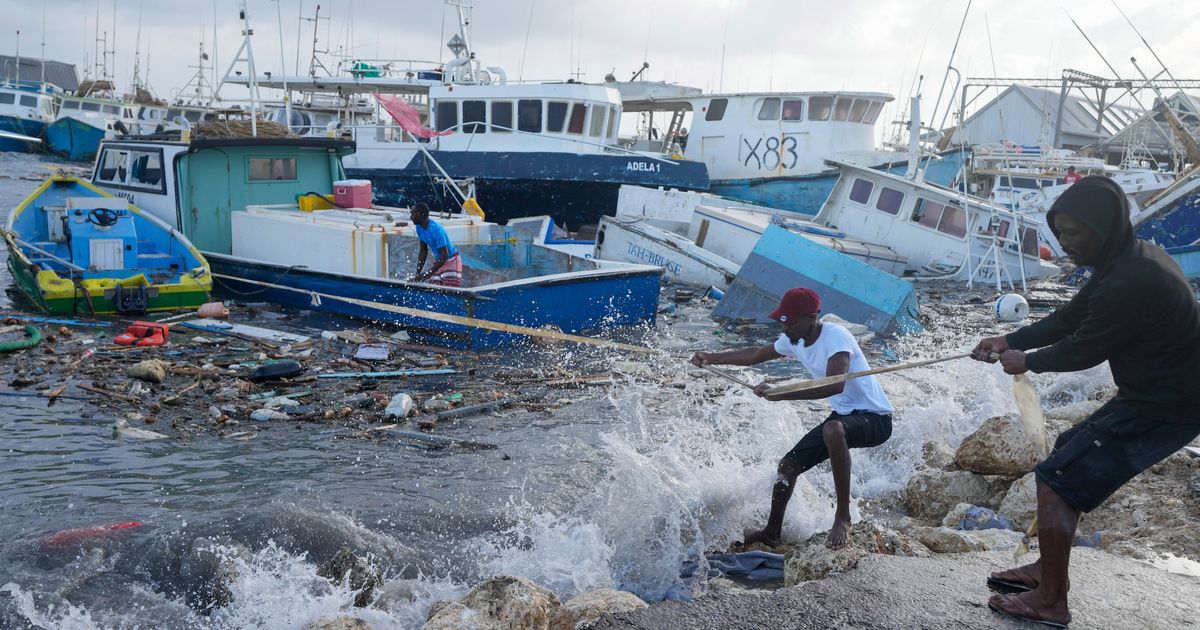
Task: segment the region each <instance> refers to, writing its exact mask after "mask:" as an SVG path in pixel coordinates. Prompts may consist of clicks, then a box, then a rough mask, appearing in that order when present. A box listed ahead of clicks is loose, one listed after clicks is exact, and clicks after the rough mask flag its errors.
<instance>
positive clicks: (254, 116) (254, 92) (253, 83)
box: [214, 0, 259, 137]
mask: <svg viewBox="0 0 1200 630" xmlns="http://www.w3.org/2000/svg"><path fill="white" fill-rule="evenodd" d="M241 4H242V6H241V9H240V14H239V15H240V17H241V20H242V45H241V47H240V48H238V50H237V52H236V53H234V54H233V61H232V62H230V63H229V69H228V70H226V71H225V76H223V77H221V82H220V83H218V84H217V89H216V91H215V93H214V97H216V98H220V97H219V95H220V93H221V87H222V86H224V85H225V82H226V81H228V80H229V78H230V75H233V74H237V75H241V73H242V72H241V71H240V70H236V71H235V70H234V67H236V66H237V64H238V62H245V63H246V72H247V73H248V74H249V77H248V78H249V83H248V84H247V87H249V88H250V135H252V136H255V137H257V136H258V105H259V96H258V72H257V71H256V70H255V69H254V48H253V47H252V46H251V45H250V37H251V36H252V35H254V29H252V28H250V15H249V13H247V12H246V0H242V3H241ZM243 54H244V55H245V56H244V57H243V56H242V55H243Z"/></svg>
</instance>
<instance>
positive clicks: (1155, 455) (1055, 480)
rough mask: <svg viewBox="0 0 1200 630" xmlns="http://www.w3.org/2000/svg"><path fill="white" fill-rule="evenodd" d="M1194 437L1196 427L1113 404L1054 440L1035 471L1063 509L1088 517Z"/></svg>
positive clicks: (1197, 431)
mask: <svg viewBox="0 0 1200 630" xmlns="http://www.w3.org/2000/svg"><path fill="white" fill-rule="evenodd" d="M1197 435H1200V424H1179V423H1171V422H1164V421H1163V420H1162V419H1161V418H1158V417H1152V413H1151V412H1148V411H1147V409H1145V408H1144V407H1141V408H1138V407H1134V406H1133V405H1130V404H1128V403H1123V402H1119V401H1117V400H1115V399H1114V400H1110V401H1108V403H1106V404H1105V405H1104V406H1103V407H1101V408H1099V409H1097V410H1096V412H1095V413H1093V414H1092V415H1090V416H1088V418H1087V419H1086V420H1084V421H1083V422H1081V423H1079V424H1077V425H1075V426H1074V427H1072V428H1070V429H1068V430H1067V431H1065V432H1063V434H1062V435H1060V436H1058V440H1057V441H1055V443H1054V450H1052V451H1051V452H1050V456H1049V457H1047V458H1046V461H1044V462H1042V463H1040V464H1038V465H1037V467H1036V468H1035V469H1034V472H1036V473H1037V477H1038V479H1039V480H1041V481H1042V482H1043V483H1045V484H1046V485H1048V486H1050V487H1051V488H1052V489H1053V490H1054V491H1055V492H1057V493H1058V495H1059V496H1061V497H1062V498H1063V500H1064V501H1066V502H1067V505H1070V506H1071V507H1073V508H1075V509H1076V510H1079V511H1081V512H1091V511H1092V510H1094V509H1096V508H1098V507H1100V504H1101V503H1104V501H1105V499H1107V498H1108V497H1110V496H1112V494H1113V493H1114V492H1116V491H1117V489H1119V488H1120V487H1121V486H1123V485H1125V483H1126V482H1128V481H1129V480H1130V479H1133V478H1134V477H1136V476H1137V475H1138V473H1140V472H1142V471H1143V470H1146V469H1147V468H1149V467H1151V466H1153V465H1154V464H1157V463H1158V462H1160V461H1162V460H1164V459H1166V458H1167V457H1168V456H1170V455H1171V454H1172V453H1174V452H1175V451H1178V450H1179V449H1181V448H1183V447H1184V446H1187V445H1188V443H1189V442H1191V441H1192V440H1194V439H1196V436H1197Z"/></svg>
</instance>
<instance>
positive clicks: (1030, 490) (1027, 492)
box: [1000, 473, 1037, 531]
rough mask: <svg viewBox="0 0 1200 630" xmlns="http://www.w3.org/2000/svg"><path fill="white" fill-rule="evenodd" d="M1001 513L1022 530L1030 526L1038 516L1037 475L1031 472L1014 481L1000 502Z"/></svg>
mask: <svg viewBox="0 0 1200 630" xmlns="http://www.w3.org/2000/svg"><path fill="white" fill-rule="evenodd" d="M1000 513H1001V514H1003V515H1004V516H1006V517H1008V519H1009V520H1011V521H1012V522H1013V524H1014V525H1016V526H1017V528H1018V529H1020V530H1021V531H1025V530H1026V529H1028V528H1029V525H1030V523H1032V522H1033V519H1034V517H1035V516H1037V477H1036V476H1035V475H1034V473H1029V474H1028V475H1025V476H1024V477H1021V478H1020V479H1018V480H1017V481H1015V482H1013V484H1012V485H1011V486H1009V488H1008V494H1005V495H1004V500H1002V501H1001V502H1000Z"/></svg>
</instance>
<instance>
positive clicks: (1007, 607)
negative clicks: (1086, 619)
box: [988, 595, 1071, 628]
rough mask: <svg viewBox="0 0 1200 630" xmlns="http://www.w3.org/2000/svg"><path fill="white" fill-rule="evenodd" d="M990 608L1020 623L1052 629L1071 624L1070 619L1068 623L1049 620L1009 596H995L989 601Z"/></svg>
mask: <svg viewBox="0 0 1200 630" xmlns="http://www.w3.org/2000/svg"><path fill="white" fill-rule="evenodd" d="M988 608H991V609H992V610H994V611H996V612H998V613H1000V614H1002V615H1005V616H1008V617H1012V618H1013V619H1017V620H1019V621H1032V622H1033V623H1040V624H1042V625H1043V626H1050V627H1051V628H1066V627H1067V624H1069V623H1071V621H1070V620H1069V619H1068V620H1067V621H1066V622H1062V621H1055V620H1053V619H1047V618H1045V617H1043V616H1042V615H1041V613H1039V612H1038V611H1036V610H1034V609H1033V608H1030V607H1029V604H1026V603H1025V602H1024V601H1021V600H1020V599H1018V598H1016V597H1010V596H1008V595H995V596H993V597H992V598H991V599H989V600H988Z"/></svg>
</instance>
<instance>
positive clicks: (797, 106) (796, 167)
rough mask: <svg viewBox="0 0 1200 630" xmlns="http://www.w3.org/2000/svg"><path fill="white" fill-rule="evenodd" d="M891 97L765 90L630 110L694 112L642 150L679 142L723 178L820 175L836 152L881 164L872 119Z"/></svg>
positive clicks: (687, 154) (688, 153)
mask: <svg viewBox="0 0 1200 630" xmlns="http://www.w3.org/2000/svg"><path fill="white" fill-rule="evenodd" d="M892 100H893V98H892V96H891V95H890V94H884V93H881V92H760V93H744V94H715V95H707V96H702V97H692V98H684V99H667V100H649V101H642V102H633V101H630V102H627V103H626V110H627V111H629V112H638V111H673V112H691V123H690V124H691V128H690V129H686V128H683V126H682V125H683V115H682V114H679V115H676V116H674V117H673V118H672V121H671V123H670V125H669V126H668V127H667V130H666V132H665V137H664V138H660V139H654V138H652V139H650V140H651V144H650V145H648V146H647V147H645V148H647V149H654V148H661V149H664V150H665V149H672V148H673V146H674V145H679V148H681V149H682V150H683V156H684V157H686V158H688V159H690V160H697V161H703V162H704V163H705V164H707V165H708V172H709V176H710V177H711V178H712V179H713V180H714V181H725V180H741V179H756V178H764V177H781V176H789V175H806V174H811V173H817V172H820V171H823V170H826V168H827V167H826V166H825V164H824V161H823V160H825V159H826V158H834V157H836V158H838V159H841V160H844V161H854V162H863V163H870V164H876V163H878V162H880V161H882V158H880V157H879V154H880V153H881V152H879V151H877V150H876V149H875V145H876V136H875V124H876V122H878V120H879V115H880V112H882V110H883V106H884V105H885V104H887V103H889V102H891V101H892ZM685 137H686V139H684V138H685ZM655 140H658V141H659V142H658V144H657V145H656V144H654V141H655ZM639 148H641V147H639ZM667 152H668V153H670V152H671V151H669V150H668V151H667Z"/></svg>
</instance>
